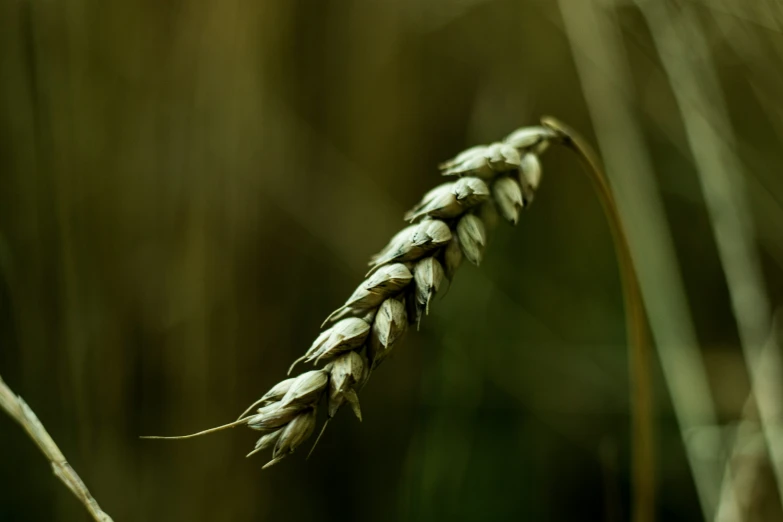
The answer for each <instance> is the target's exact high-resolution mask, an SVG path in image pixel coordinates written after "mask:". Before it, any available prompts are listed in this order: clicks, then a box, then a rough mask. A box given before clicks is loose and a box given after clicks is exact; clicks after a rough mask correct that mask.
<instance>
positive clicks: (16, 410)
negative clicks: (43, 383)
mask: <svg viewBox="0 0 783 522" xmlns="http://www.w3.org/2000/svg"><path fill="white" fill-rule="evenodd" d="M0 408H1V409H3V410H5V411H6V412H7V413H8V415H10V416H11V418H12V419H14V420H15V421H16V422H18V423H19V424H20V425H21V426H22V428H24V430H25V431H26V432H27V435H28V436H29V437H30V438H31V439H32V440H33V442H35V444H36V445H37V446H38V449H40V450H41V453H43V454H44V456H45V457H46V458H47V459H48V460H49V463H50V464H51V465H52V471H53V472H54V474H55V475H56V476H57V478H59V479H60V480H61V481H62V483H63V484H65V485H66V486H67V487H68V489H70V490H71V492H72V493H73V494H74V495H75V496H76V498H77V499H79V502H81V503H82V504H84V507H85V508H87V511H89V513H90V515H92V518H93V519H94V520H97V521H98V522H112V518H111V517H110V516H109V515H108V514H106V512H105V511H103V510H102V509H101V507H100V506H99V505H98V502H97V501H96V500H95V499H94V498H93V496H92V494H90V491H89V490H88V489H87V486H85V485H84V482H83V481H82V479H81V478H80V477H79V475H78V474H77V473H76V471H75V470H74V469H73V468H72V467H71V465H70V464H68V461H67V460H65V455H63V453H62V451H60V448H58V447H57V444H55V443H54V440H53V439H52V437H51V435H49V433H48V432H47V431H46V428H44V426H43V424H42V423H41V421H40V420H38V416H37V415H36V414H35V412H34V411H33V410H32V409H31V408H30V407H29V406H28V405H27V403H26V402H25V401H24V399H22V398H21V397H20V396H18V395H16V394H15V393H14V392H13V391H11V388H9V387H8V385H7V384H6V383H5V381H3V378H2V377H0Z"/></svg>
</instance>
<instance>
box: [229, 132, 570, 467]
mask: <svg viewBox="0 0 783 522" xmlns="http://www.w3.org/2000/svg"><path fill="white" fill-rule="evenodd" d="M557 138H558V136H557V135H556V133H555V132H554V131H553V130H551V129H549V128H548V127H545V126H536V127H525V128H522V129H519V130H517V131H515V132H513V133H512V134H510V135H509V136H508V137H507V138H506V139H505V140H504V141H502V142H498V143H492V144H490V145H480V146H477V147H472V148H470V149H467V150H465V151H464V152H462V153H460V154H458V155H457V156H455V157H454V158H453V159H451V160H448V161H446V162H444V163H442V164H441V165H440V166H439V168H440V170H441V173H442V174H443V175H444V176H457V179H456V180H454V181H452V182H449V183H444V184H441V185H439V186H437V187H435V188H434V189H432V190H431V191H430V192H428V193H427V194H426V195H425V196H424V197H423V198H422V199H421V201H420V202H419V203H418V204H416V205H415V206H414V207H413V208H412V209H411V210H410V211H409V212H408V213H407V214H406V215H405V219H406V220H408V221H410V222H411V224H410V225H409V226H408V227H406V228H404V229H403V230H401V231H400V232H399V233H397V234H396V235H395V236H394V237H393V238H392V239H391V241H389V243H388V244H387V245H386V246H385V247H384V248H383V249H382V250H381V251H380V252H379V253H377V254H376V255H374V256H372V258H371V260H370V267H371V268H370V272H369V273H368V274H367V275H366V276H365V280H364V281H363V282H362V283H361V284H360V285H359V287H358V288H357V289H356V290H355V291H354V293H353V294H352V295H351V297H349V298H348V300H347V301H346V302H345V304H344V305H343V306H341V307H340V308H338V309H337V310H335V311H334V312H333V313H332V314H331V315H329V316H328V317H327V319H326V321H324V325H326V324H327V323H329V322H332V321H336V322H335V323H334V325H333V326H331V327H330V328H328V329H326V330H324V331H323V332H321V333H320V334H319V335H318V337H317V338H316V340H315V341H314V342H313V344H312V345H311V346H310V348H309V349H308V350H307V352H306V353H305V354H304V355H303V356H302V357H301V358H299V359H298V360H296V361H295V362H294V364H292V365H291V369H290V370H289V374H290V373H291V370H293V368H294V366H296V364H297V363H299V362H302V361H304V362H312V363H315V364H318V363H319V362H320V361H322V360H330V362H329V364H327V365H326V366H325V367H324V368H323V369H322V370H311V371H308V372H305V373H302V374H301V375H299V376H298V377H294V378H289V379H286V380H283V381H281V382H280V383H278V384H276V385H275V386H273V387H272V388H271V389H270V390H269V391H268V392H267V393H266V394H264V395H263V396H262V397H261V398H260V399H259V400H258V401H256V402H255V403H253V404H252V405H251V406H250V407H249V408H248V409H247V410H246V411H245V412H244V413H243V414H242V415H241V416H240V418H239V420H238V421H237V422H234V423H231V424H229V425H226V426H225V427H233V426H237V425H241V424H246V425H247V426H248V427H250V428H252V429H255V430H259V431H261V432H263V435H262V436H261V438H260V439H259V440H258V442H257V443H256V446H255V448H254V449H253V451H251V452H250V453H249V454H248V455H247V456H248V457H249V456H251V455H254V454H255V453H257V452H260V451H261V450H264V449H267V448H270V447H272V448H273V451H272V460H270V461H269V462H268V463H267V464H266V465H265V466H264V468H266V467H269V466H271V465H273V464H276V463H277V462H280V461H281V460H282V459H284V458H285V457H286V456H288V455H290V454H291V453H293V452H294V451H295V450H296V449H297V448H298V447H299V446H301V445H302V444H303V443H304V442H305V440H306V439H308V438H309V437H310V435H311V434H312V433H313V432H314V429H315V424H316V410H317V408H318V405H319V404H320V403H321V402H324V401H326V403H327V415H328V418H327V421H326V422H325V423H324V426H323V428H322V429H321V432H320V434H319V435H318V438H317V439H316V444H317V442H318V440H319V439H320V437H321V435H322V434H323V432H324V430H325V429H326V426H327V424H328V423H329V421H330V420H331V419H332V418H333V417H334V416H335V414H336V413H337V411H338V410H339V409H340V408H341V407H342V406H343V405H344V404H346V403H347V404H348V405H349V406H350V408H351V409H352V410H353V412H354V414H355V415H356V416H357V418H359V420H361V418H362V414H361V409H360V407H359V398H358V392H359V391H360V390H361V389H362V387H363V386H364V385H365V384H366V383H367V381H368V379H369V378H370V374H371V373H372V372H373V371H374V370H375V369H376V368H377V367H378V365H380V363H381V362H382V361H383V360H385V359H386V358H387V357H388V356H389V354H390V353H391V351H392V349H393V348H394V347H395V346H396V345H397V344H398V342H399V341H400V339H401V338H402V337H403V335H404V334H405V332H406V330H407V328H408V325H409V324H416V325H418V324H419V323H420V321H421V318H422V317H423V316H424V315H426V314H427V313H429V309H430V306H431V305H432V302H433V299H434V297H435V295H436V294H437V293H438V291H439V290H440V287H441V284H442V282H443V280H444V279H446V280H447V281H449V282H451V281H452V280H453V278H454V275H455V273H456V271H457V270H458V269H459V267H460V265H461V262H462V258H463V257H464V258H466V259H467V260H468V261H470V262H471V263H472V264H474V265H477V266H478V265H479V264H480V262H481V260H482V258H483V255H484V248H485V246H486V243H487V229H488V228H491V225H492V223H491V222H488V221H494V218H493V216H494V215H495V214H497V213H499V214H500V215H501V216H502V217H503V218H505V219H506V220H507V221H509V222H511V223H512V224H516V223H517V221H518V219H519V214H520V211H521V210H522V209H523V208H525V207H527V205H528V204H529V203H530V202H531V201H532V200H533V195H534V193H535V191H536V189H537V188H538V185H539V182H540V179H541V163H540V161H539V159H538V156H539V154H540V153H541V152H543V151H544V150H545V149H546V147H547V145H548V143H549V142H550V141H552V140H555V139H557ZM324 325H322V327H323V326H324ZM259 405H261V407H260V408H258V409H257V410H256V413H254V414H250V415H248V413H249V412H251V411H252V410H253V409H254V408H255V407H256V406H259ZM225 427H224V428H225ZM314 446H315V445H314ZM311 452H312V450H311ZM308 456H309V455H308Z"/></svg>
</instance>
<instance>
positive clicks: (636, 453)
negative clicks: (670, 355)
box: [541, 116, 655, 522]
mask: <svg viewBox="0 0 783 522" xmlns="http://www.w3.org/2000/svg"><path fill="white" fill-rule="evenodd" d="M541 123H542V124H543V125H544V126H546V127H548V128H550V129H552V130H553V131H555V132H556V133H557V135H558V136H559V137H560V142H561V144H562V145H564V146H565V147H567V148H569V149H571V150H572V151H573V152H575V153H576V155H577V157H578V158H579V160H580V162H581V163H582V166H583V167H584V169H585V172H586V173H587V175H588V177H589V178H590V180H591V181H592V183H593V186H594V188H595V190H596V193H597V194H598V198H599V200H600V201H601V206H602V207H603V209H604V214H605V215H606V219H607V221H608V222H609V228H610V230H611V233H612V239H613V240H614V246H615V251H616V254H617V261H618V265H619V269H620V279H621V281H622V287H623V299H624V302H625V310H626V313H625V317H626V330H627V335H628V346H629V373H630V378H631V387H632V388H631V405H632V414H631V415H632V421H631V422H632V433H633V498H634V508H633V511H634V520H635V521H636V522H650V521H652V520H653V518H654V512H655V465H654V442H653V439H654V436H653V399H652V380H651V376H650V371H649V361H650V353H651V349H650V345H649V342H648V341H649V339H648V337H647V334H646V317H645V311H644V303H643V302H642V297H641V291H640V287H639V280H638V278H637V275H636V269H635V267H634V263H633V258H632V257H631V249H630V246H629V244H628V238H627V236H626V233H625V227H624V226H623V222H622V219H621V218H620V213H619V211H618V208H617V203H616V202H615V199H614V194H613V193H612V189H611V187H610V186H609V180H608V179H607V177H606V174H604V172H603V169H602V168H601V166H600V163H599V161H598V159H597V155H596V153H595V152H594V151H593V149H592V147H590V145H589V144H588V143H587V142H586V141H585V140H584V138H582V137H581V136H580V135H579V133H577V132H576V131H574V130H573V129H572V128H571V127H569V126H568V125H566V124H564V123H562V122H561V121H559V120H557V119H556V118H553V117H551V116H545V117H543V118H542V119H541Z"/></svg>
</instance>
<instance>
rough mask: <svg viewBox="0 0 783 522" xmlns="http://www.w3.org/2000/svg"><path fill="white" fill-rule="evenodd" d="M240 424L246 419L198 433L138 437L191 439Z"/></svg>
mask: <svg viewBox="0 0 783 522" xmlns="http://www.w3.org/2000/svg"><path fill="white" fill-rule="evenodd" d="M241 424H247V419H239V420H236V421H234V422H229V423H228V424H224V425H222V426H218V427H216V428H210V429H208V430H204V431H199V432H198V433H191V434H190V435H177V436H171V437H162V436H160V435H142V436H141V437H139V438H140V439H154V440H184V439H192V438H195V437H200V436H202V435H208V434H210V433H215V432H216V431H223V430H227V429H229V428H235V427H237V426H239V425H241Z"/></svg>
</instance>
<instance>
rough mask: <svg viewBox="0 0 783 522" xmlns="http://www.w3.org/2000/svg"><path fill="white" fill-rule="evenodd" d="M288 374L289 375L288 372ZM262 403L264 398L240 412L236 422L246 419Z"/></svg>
mask: <svg viewBox="0 0 783 522" xmlns="http://www.w3.org/2000/svg"><path fill="white" fill-rule="evenodd" d="M289 373H290V372H289ZM262 402H266V399H264V398H261V399H258V400H257V401H256V402H254V403H253V404H251V405H250V406H248V407H247V409H246V410H245V411H243V412H242V414H241V415H240V416H239V417H237V421H241V420H242V419H244V418H245V417H247V415H248V414H249V413H250V412H251V411H253V408H255V407H256V406H258V405H259V404H261V403H262Z"/></svg>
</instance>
